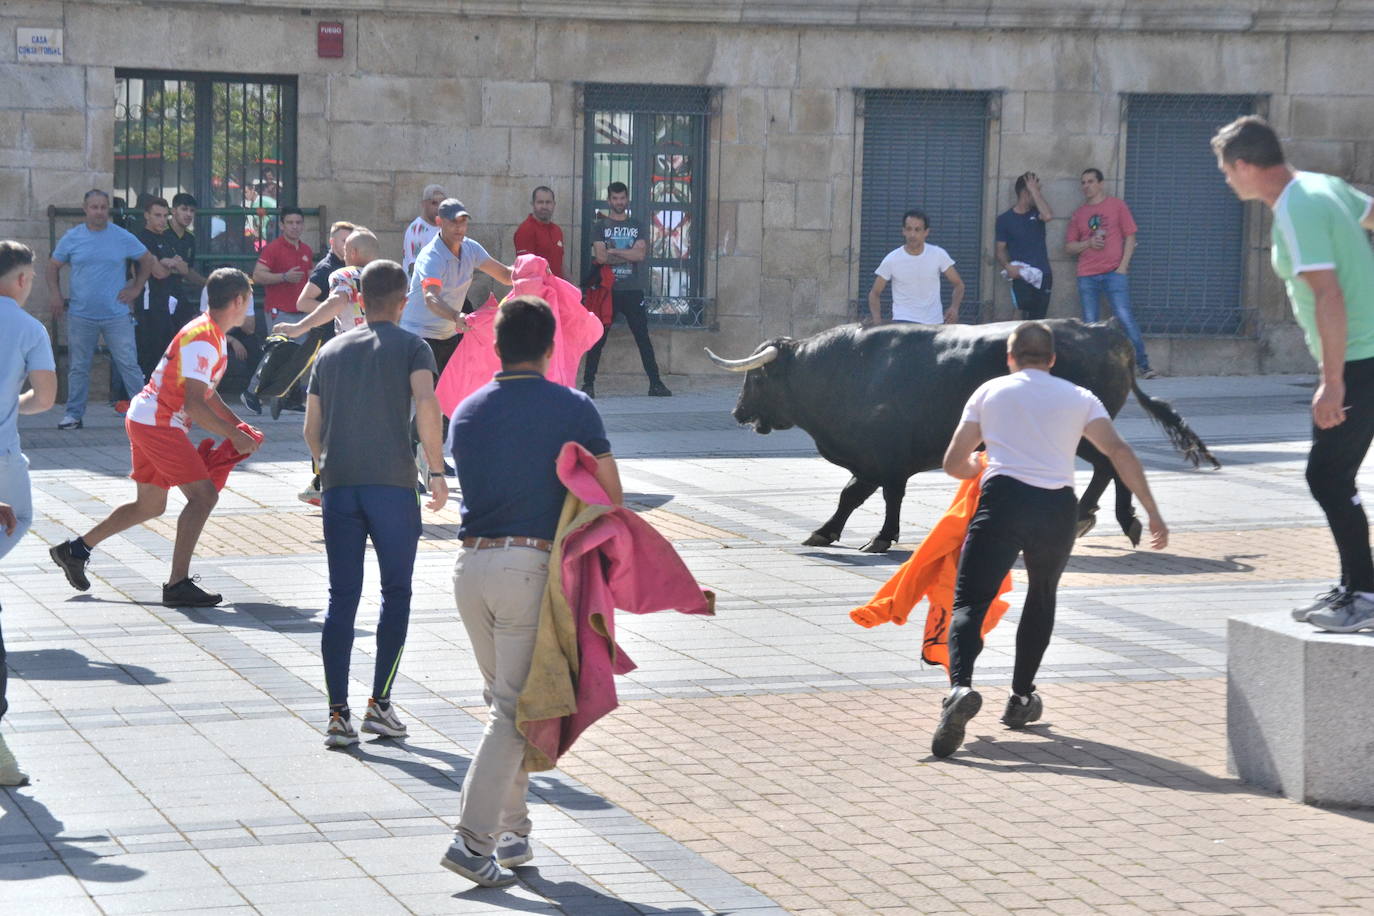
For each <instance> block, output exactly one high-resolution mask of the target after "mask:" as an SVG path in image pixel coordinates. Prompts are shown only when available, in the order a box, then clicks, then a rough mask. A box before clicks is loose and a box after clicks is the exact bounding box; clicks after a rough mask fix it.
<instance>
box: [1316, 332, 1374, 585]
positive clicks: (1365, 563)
mask: <svg viewBox="0 0 1374 916" xmlns="http://www.w3.org/2000/svg"><path fill="white" fill-rule="evenodd" d="M1344 375H1345V403H1346V406H1348V407H1349V410H1347V411H1346V414H1345V422H1344V423H1342V424H1341V425H1340V426H1336V427H1332V428H1331V429H1318V428H1317V427H1315V426H1314V427H1312V451H1311V452H1310V453H1308V456H1307V487H1308V489H1309V490H1311V491H1312V497H1313V498H1314V499H1316V501H1317V505H1319V506H1321V508H1322V511H1323V512H1324V513H1326V524H1327V525H1328V526H1329V527H1330V528H1331V536H1332V537H1333V538H1334V539H1335V541H1336V552H1337V553H1339V554H1340V557H1341V584H1342V585H1344V586H1345V587H1346V588H1348V589H1350V590H1352V591H1357V592H1374V561H1371V559H1370V552H1369V520H1368V519H1367V518H1366V517H1365V512H1364V506H1363V505H1362V504H1361V503H1360V493H1359V490H1357V489H1356V488H1355V475H1356V474H1357V473H1359V470H1360V465H1361V464H1363V463H1364V456H1365V454H1366V453H1368V451H1369V444H1370V441H1371V439H1374V358H1371V359H1360V360H1356V361H1355V362H1350V363H1346V364H1345V373H1344Z"/></svg>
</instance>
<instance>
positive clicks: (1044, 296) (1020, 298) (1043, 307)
mask: <svg viewBox="0 0 1374 916" xmlns="http://www.w3.org/2000/svg"><path fill="white" fill-rule="evenodd" d="M1011 300H1012V302H1013V303H1014V304H1015V305H1016V308H1017V309H1018V310H1019V311H1020V312H1021V320H1022V321H1039V320H1040V319H1041V318H1044V317H1045V313H1046V312H1048V311H1049V309H1050V286H1049V285H1048V284H1046V285H1045V288H1044V289H1036V288H1035V287H1034V286H1031V285H1030V284H1029V283H1027V282H1026V281H1025V280H1022V279H1020V278H1015V279H1013V280H1012V281H1011Z"/></svg>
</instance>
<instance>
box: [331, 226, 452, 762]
mask: <svg viewBox="0 0 1374 916" xmlns="http://www.w3.org/2000/svg"><path fill="white" fill-rule="evenodd" d="M355 235H356V233H355ZM350 240H351V237H350ZM361 288H362V297H363V302H364V303H365V304H366V308H367V325H366V326H365V327H360V328H354V329H352V330H349V331H347V332H345V333H343V334H340V335H339V336H338V337H335V338H334V339H333V340H331V341H330V342H329V343H327V344H325V346H324V348H323V349H321V350H320V355H319V358H318V359H316V360H315V367H314V370H313V371H312V372H311V375H310V387H309V393H308V395H307V397H306V407H305V441H306V443H307V444H308V445H309V446H310V453H311V454H312V455H314V457H315V461H316V463H317V464H318V465H319V468H320V477H321V481H322V486H323V489H324V496H323V510H324V513H323V514H324V549H325V553H326V555H327V556H328V558H329V611H328V613H327V614H326V616H325V619H324V632H323V633H322V634H321V637H320V646H321V654H322V655H323V656H324V679H325V684H326V686H327V689H328V692H329V724H328V725H327V726H326V734H325V742H324V743H325V744H326V745H327V746H329V747H344V746H346V745H349V744H357V743H358V733H357V732H356V731H355V730H354V728H353V724H352V722H351V721H350V719H351V717H350V713H349V708H348V667H349V665H348V663H349V657H350V655H351V654H352V651H353V621H354V618H355V617H356V616H357V614H358V601H359V599H360V598H361V597H362V591H363V561H364V553H363V551H364V548H365V547H366V546H367V540H368V538H371V539H372V547H373V549H374V550H375V551H376V553H377V565H378V567H379V568H380V571H381V580H382V609H381V616H380V617H379V618H378V621H377V662H376V665H375V667H374V671H373V678H372V698H371V699H370V700H368V702H367V714H366V715H365V716H364V718H363V725H362V728H363V731H365V732H371V733H373V734H377V735H386V736H388V737H392V738H404V737H405V735H406V727H405V725H404V724H403V723H402V722H401V720H400V719H399V718H397V716H396V712H395V710H394V709H392V707H391V686H392V683H393V682H394V681H395V679H396V672H397V671H398V670H399V668H400V665H401V652H402V650H403V649H404V648H405V641H406V631H407V628H408V627H409V624H410V595H411V577H412V573H413V571H414V568H415V548H416V545H417V543H418V542H419V539H420V504H419V502H418V501H417V499H416V498H415V458H414V455H413V453H412V452H411V450H410V411H411V405H412V404H414V408H415V418H416V424H417V426H418V427H419V432H420V444H421V447H422V448H423V449H424V452H425V455H426V457H427V458H428V460H429V466H430V467H432V468H439V467H443V444H442V443H441V442H440V439H439V429H440V422H439V420H440V417H441V416H442V414H441V413H440V411H439V401H438V399H437V398H436V397H435V396H434V376H435V371H436V367H435V364H434V353H433V352H432V351H431V350H430V349H429V347H427V346H425V342H424V341H423V340H421V339H420V338H419V337H417V336H416V335H414V334H411V333H409V332H408V331H404V330H402V329H401V328H400V327H398V326H397V324H396V322H397V319H399V318H400V316H401V310H402V308H404V306H405V301H406V274H405V271H404V270H403V269H402V268H401V265H399V264H397V263H396V262H395V261H385V260H383V261H373V262H372V263H371V264H369V265H368V266H367V267H366V268H365V269H364V270H363V271H362V280H361ZM429 476H430V480H429V490H430V493H431V494H432V497H431V499H430V501H429V503H428V504H427V506H428V508H429V509H432V510H434V511H436V512H437V511H438V510H439V509H442V508H443V507H444V503H445V501H447V499H448V485H447V482H446V481H445V480H444V474H443V471H433V472H431V473H430V475H429Z"/></svg>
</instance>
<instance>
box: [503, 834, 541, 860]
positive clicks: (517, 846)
mask: <svg viewBox="0 0 1374 916" xmlns="http://www.w3.org/2000/svg"><path fill="white" fill-rule="evenodd" d="M533 858H534V853H533V852H532V851H531V850H530V838H529V837H527V836H521V835H520V834H518V833H511V832H510V831H506V832H505V833H503V834H501V835H500V836H499V837H497V838H496V864H497V865H499V866H501V867H502V868H514V867H515V866H517V865H524V864H525V863H526V862H528V861H529V860H530V859H533Z"/></svg>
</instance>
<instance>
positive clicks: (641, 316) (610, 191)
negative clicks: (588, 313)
mask: <svg viewBox="0 0 1374 916" xmlns="http://www.w3.org/2000/svg"><path fill="white" fill-rule="evenodd" d="M606 203H607V204H608V205H609V206H610V211H611V212H610V213H607V214H606V215H605V216H603V217H601V218H600V219H598V220H597V221H596V223H595V224H594V225H593V227H592V259H593V260H594V261H595V262H596V263H597V264H606V265H609V266H610V268H611V272H612V273H613V274H615V285H614V286H612V287H611V307H612V309H613V312H612V318H611V320H612V321H614V320H615V317H614V316H615V314H617V313H618V314H621V315H624V316H625V323H626V324H628V325H629V326H630V333H631V334H633V335H634V337H635V345H636V346H638V347H639V361H640V362H641V363H643V364H644V374H645V375H647V376H648V377H649V396H650V397H654V398H666V397H670V396H672V392H671V391H669V390H668V386H667V385H664V384H663V379H662V378H660V377H659V374H658V360H657V359H656V358H655V357H654V344H653V341H651V340H650V339H649V318H648V315H647V314H646V313H645V311H644V291H645V285H646V284H645V276H646V274H647V273H648V271H646V270H645V267H644V260H645V258H647V257H648V256H649V233H648V232H647V231H646V230H645V228H644V221H643V220H641V219H638V218H637V217H633V216H631V215H630V213H629V207H630V189H629V188H628V187H626V186H625V184H624V183H623V182H619V181H613V182H611V184H610V186H609V187H608V188H607V189H606ZM610 332H611V329H610V327H609V326H608V327H607V328H606V333H605V334H603V335H601V339H600V340H599V341H597V342H596V344H595V346H593V347H592V348H591V350H590V351H589V352H588V353H587V362H586V368H585V369H583V371H582V390H583V391H585V392H586V393H587V395H588V397H593V398H594V397H596V370H597V368H598V367H599V366H600V365H601V348H602V347H604V346H606V337H607V336H608V335H609V334H610Z"/></svg>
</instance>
